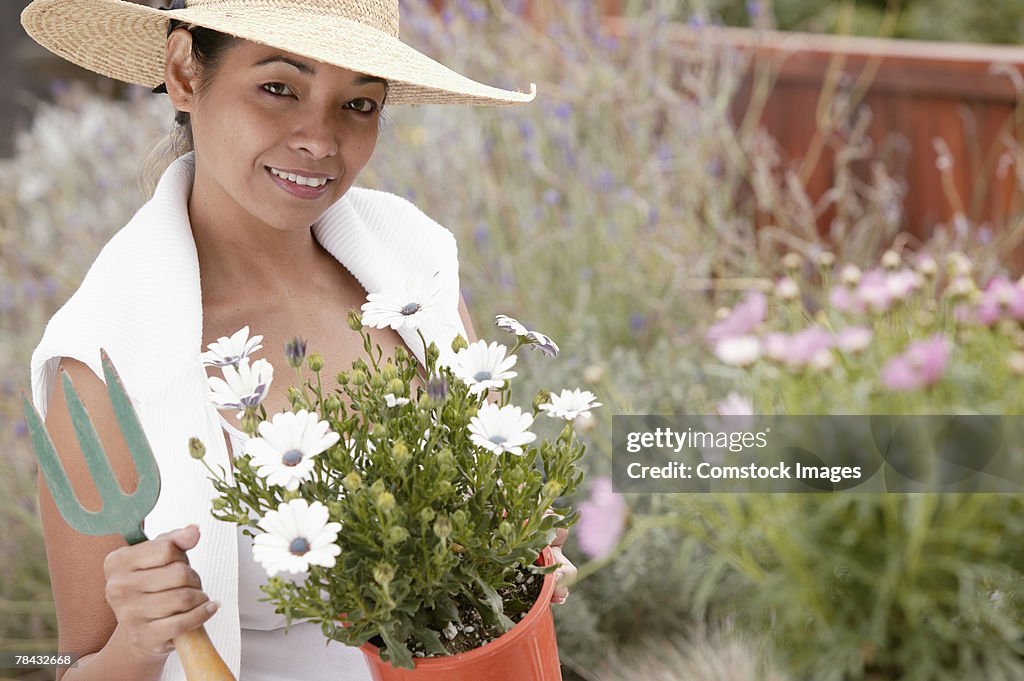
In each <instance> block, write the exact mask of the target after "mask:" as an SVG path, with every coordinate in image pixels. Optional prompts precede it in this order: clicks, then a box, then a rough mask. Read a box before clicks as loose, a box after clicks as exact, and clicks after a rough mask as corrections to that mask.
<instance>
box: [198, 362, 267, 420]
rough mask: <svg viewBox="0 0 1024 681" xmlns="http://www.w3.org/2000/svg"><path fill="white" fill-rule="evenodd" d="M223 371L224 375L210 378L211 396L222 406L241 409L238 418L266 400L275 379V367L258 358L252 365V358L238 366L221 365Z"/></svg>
mask: <svg viewBox="0 0 1024 681" xmlns="http://www.w3.org/2000/svg"><path fill="white" fill-rule="evenodd" d="M221 372H222V373H223V374H224V378H220V377H218V376H211V377H210V392H209V393H208V394H207V397H208V398H209V400H210V401H211V402H213V403H214V404H215V405H217V408H218V409H237V410H238V418H242V415H243V414H244V413H245V410H246V409H248V408H250V407H255V406H256V405H258V404H259V403H260V402H262V401H263V398H264V397H266V396H267V391H268V390H269V389H270V383H271V382H272V381H273V380H274V367H273V366H272V365H271V364H270V362H268V361H267V360H265V359H258V360H256V361H255V362H253V363H252V366H250V365H249V360H248V359H242V360H241V361H240V362H239V363H238V365H237V366H233V365H230V364H228V365H226V366H223V367H221Z"/></svg>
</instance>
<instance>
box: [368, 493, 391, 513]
mask: <svg viewBox="0 0 1024 681" xmlns="http://www.w3.org/2000/svg"><path fill="white" fill-rule="evenodd" d="M373 503H374V504H376V505H377V508H379V509H380V510H381V512H383V513H390V512H391V511H393V510H395V495H394V494H392V493H391V492H381V493H380V494H378V495H377V497H376V498H375V499H374V500H373Z"/></svg>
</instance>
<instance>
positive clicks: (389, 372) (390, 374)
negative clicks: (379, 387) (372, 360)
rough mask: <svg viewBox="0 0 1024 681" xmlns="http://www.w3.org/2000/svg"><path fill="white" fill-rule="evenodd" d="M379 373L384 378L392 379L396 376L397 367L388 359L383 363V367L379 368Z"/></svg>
mask: <svg viewBox="0 0 1024 681" xmlns="http://www.w3.org/2000/svg"><path fill="white" fill-rule="evenodd" d="M380 373H381V375H382V376H383V377H384V379H385V380H388V381H390V380H392V379H394V378H398V368H397V367H396V366H395V365H394V364H392V363H391V362H390V361H389V362H387V363H386V364H385V365H384V368H383V369H381V370H380Z"/></svg>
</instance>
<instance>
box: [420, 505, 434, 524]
mask: <svg viewBox="0 0 1024 681" xmlns="http://www.w3.org/2000/svg"><path fill="white" fill-rule="evenodd" d="M436 515H437V514H436V513H434V509H432V508H430V507H427V508H425V509H423V510H422V511H420V522H421V523H424V524H426V523H429V522H431V521H433V520H434V516H436Z"/></svg>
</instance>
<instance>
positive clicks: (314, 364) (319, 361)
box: [309, 352, 324, 373]
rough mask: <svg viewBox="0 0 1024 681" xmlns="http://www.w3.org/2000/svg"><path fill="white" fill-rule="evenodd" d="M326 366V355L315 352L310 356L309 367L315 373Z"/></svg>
mask: <svg viewBox="0 0 1024 681" xmlns="http://www.w3.org/2000/svg"><path fill="white" fill-rule="evenodd" d="M323 368H324V356H323V355H321V354H320V353H319V352H314V353H313V354H312V355H310V356H309V369H310V371H312V372H313V373H316V372H318V371H320V370H321V369H323Z"/></svg>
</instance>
